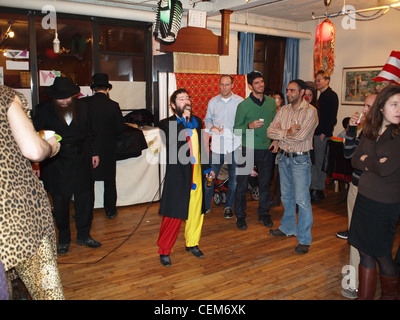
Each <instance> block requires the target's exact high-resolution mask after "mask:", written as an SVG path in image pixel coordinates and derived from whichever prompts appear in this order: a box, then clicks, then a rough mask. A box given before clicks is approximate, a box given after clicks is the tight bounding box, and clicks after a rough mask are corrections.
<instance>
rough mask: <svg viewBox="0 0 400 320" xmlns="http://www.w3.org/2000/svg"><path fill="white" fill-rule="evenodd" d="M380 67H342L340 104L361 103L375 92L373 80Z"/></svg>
mask: <svg viewBox="0 0 400 320" xmlns="http://www.w3.org/2000/svg"><path fill="white" fill-rule="evenodd" d="M382 68H383V67H382V66H381V67H379V66H378V67H358V68H343V75H342V100H341V103H342V104H349V105H363V104H364V100H365V98H366V97H368V96H369V95H370V94H371V93H374V92H375V88H374V81H372V80H371V79H373V78H375V77H376V76H377V75H378V74H379V72H380V71H381V70H382Z"/></svg>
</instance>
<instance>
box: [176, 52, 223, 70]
mask: <svg viewBox="0 0 400 320" xmlns="http://www.w3.org/2000/svg"><path fill="white" fill-rule="evenodd" d="M174 72H175V73H215V74H219V55H211V54H195V53H181V52H174Z"/></svg>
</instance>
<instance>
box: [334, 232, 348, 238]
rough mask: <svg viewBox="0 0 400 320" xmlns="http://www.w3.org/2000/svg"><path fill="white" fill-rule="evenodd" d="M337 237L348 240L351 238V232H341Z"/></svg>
mask: <svg viewBox="0 0 400 320" xmlns="http://www.w3.org/2000/svg"><path fill="white" fill-rule="evenodd" d="M336 237H338V238H340V239H344V240H347V238H348V237H349V230H346V231H340V232H338V233H336Z"/></svg>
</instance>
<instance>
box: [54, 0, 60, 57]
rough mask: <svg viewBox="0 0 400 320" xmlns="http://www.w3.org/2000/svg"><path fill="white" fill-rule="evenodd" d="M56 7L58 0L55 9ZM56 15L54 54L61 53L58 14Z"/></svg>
mask: <svg viewBox="0 0 400 320" xmlns="http://www.w3.org/2000/svg"><path fill="white" fill-rule="evenodd" d="M55 7H56V0H54V8H55ZM54 15H55V27H54V28H55V29H54V30H55V37H54V40H53V51H54V53H59V52H60V40H58V32H57V13H56V12H54Z"/></svg>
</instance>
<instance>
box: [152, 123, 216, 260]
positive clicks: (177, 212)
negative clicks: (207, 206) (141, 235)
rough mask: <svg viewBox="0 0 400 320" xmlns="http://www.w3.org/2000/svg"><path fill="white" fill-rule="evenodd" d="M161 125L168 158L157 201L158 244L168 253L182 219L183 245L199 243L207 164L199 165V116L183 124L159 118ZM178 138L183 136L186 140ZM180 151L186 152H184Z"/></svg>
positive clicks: (191, 245)
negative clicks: (160, 220) (184, 223)
mask: <svg viewBox="0 0 400 320" xmlns="http://www.w3.org/2000/svg"><path fill="white" fill-rule="evenodd" d="M174 118H175V119H174ZM175 125H176V126H177V130H176V134H177V137H176V139H174V138H173V137H172V135H173V134H172V132H174V130H172V129H171V127H172V126H175ZM160 128H161V130H163V131H164V133H165V134H166V145H167V153H168V159H169V160H168V163H167V172H166V176H165V182H164V189H163V194H162V197H161V203H160V214H161V215H163V220H162V224H161V228H160V236H159V239H158V242H157V244H158V246H159V251H158V252H159V254H161V255H169V254H170V253H171V249H172V247H173V245H174V243H175V241H176V238H177V236H178V233H179V229H180V225H181V223H182V220H186V225H185V239H186V246H187V247H194V246H197V245H198V244H199V241H200V236H201V229H202V226H203V218H204V216H203V214H202V213H203V212H204V201H203V189H204V188H203V173H206V172H208V171H209V166H207V165H203V168H202V164H201V151H200V148H201V142H200V137H201V134H200V133H201V120H200V118H198V117H192V119H191V120H190V122H188V123H186V122H185V121H181V120H180V119H179V118H177V117H175V116H173V117H171V118H168V119H165V120H163V121H161V123H160ZM182 131H183V133H184V135H183V134H182ZM178 137H184V138H185V139H186V140H184V139H179V138H178ZM171 150H172V151H171ZM182 151H186V154H184V153H183V152H182ZM169 152H174V155H180V156H182V154H184V155H186V157H183V158H184V159H179V157H176V158H175V157H173V156H172V155H171V154H169ZM188 158H189V159H188ZM172 159H176V160H177V161H176V162H177V163H173V161H172ZM204 169H205V170H204Z"/></svg>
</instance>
